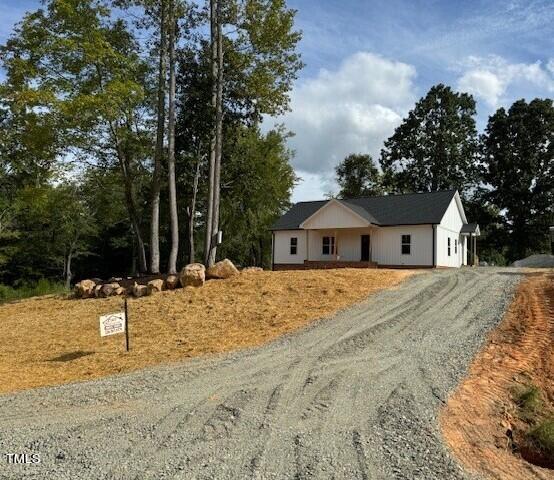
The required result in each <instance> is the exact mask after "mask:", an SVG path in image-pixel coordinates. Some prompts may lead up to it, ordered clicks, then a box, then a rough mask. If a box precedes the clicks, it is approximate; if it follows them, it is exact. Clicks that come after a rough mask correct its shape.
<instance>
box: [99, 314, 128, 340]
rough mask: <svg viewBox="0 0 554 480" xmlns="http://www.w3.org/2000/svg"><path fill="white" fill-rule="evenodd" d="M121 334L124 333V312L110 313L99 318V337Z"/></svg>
mask: <svg viewBox="0 0 554 480" xmlns="http://www.w3.org/2000/svg"><path fill="white" fill-rule="evenodd" d="M123 332H125V312H117V313H110V314H108V315H101V316H100V336H101V337H106V336H108V335H115V334H116V333H123Z"/></svg>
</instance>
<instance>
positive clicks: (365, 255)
mask: <svg viewBox="0 0 554 480" xmlns="http://www.w3.org/2000/svg"><path fill="white" fill-rule="evenodd" d="M362 262H369V235H362Z"/></svg>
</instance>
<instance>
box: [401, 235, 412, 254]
mask: <svg viewBox="0 0 554 480" xmlns="http://www.w3.org/2000/svg"><path fill="white" fill-rule="evenodd" d="M401 252H402V255H411V253H412V236H411V235H402V246H401Z"/></svg>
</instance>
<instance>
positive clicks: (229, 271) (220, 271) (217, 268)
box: [206, 258, 240, 278]
mask: <svg viewBox="0 0 554 480" xmlns="http://www.w3.org/2000/svg"><path fill="white" fill-rule="evenodd" d="M239 273H240V272H239V271H238V270H237V267H235V266H234V265H233V262H231V260H229V259H228V258H226V259H225V260H221V262H217V263H214V264H213V265H212V266H211V267H209V268H208V270H206V276H207V277H208V278H230V277H233V276H235V275H238V274H239Z"/></svg>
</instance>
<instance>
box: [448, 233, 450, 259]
mask: <svg viewBox="0 0 554 480" xmlns="http://www.w3.org/2000/svg"><path fill="white" fill-rule="evenodd" d="M448 256H450V237H448Z"/></svg>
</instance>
